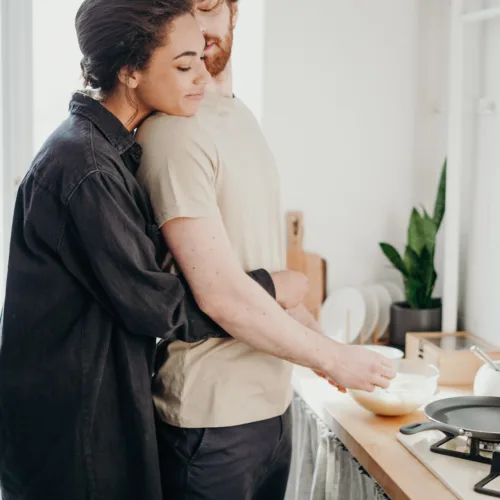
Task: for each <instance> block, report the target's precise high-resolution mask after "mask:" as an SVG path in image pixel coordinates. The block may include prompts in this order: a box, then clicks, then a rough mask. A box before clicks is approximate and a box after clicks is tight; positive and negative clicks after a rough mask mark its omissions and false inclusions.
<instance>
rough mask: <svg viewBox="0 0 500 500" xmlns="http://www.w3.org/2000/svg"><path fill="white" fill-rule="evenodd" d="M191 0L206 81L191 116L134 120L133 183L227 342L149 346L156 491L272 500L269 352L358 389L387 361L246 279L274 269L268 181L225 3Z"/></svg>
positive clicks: (275, 237)
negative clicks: (239, 79)
mask: <svg viewBox="0 0 500 500" xmlns="http://www.w3.org/2000/svg"><path fill="white" fill-rule="evenodd" d="M195 7H196V16H197V18H198V20H199V23H200V25H201V28H202V31H203V33H204V35H205V38H206V49H205V54H204V55H205V63H206V66H207V69H208V70H209V72H210V73H211V75H212V76H213V81H214V82H213V83H214V84H215V86H216V90H211V91H208V92H207V93H206V96H205V100H204V102H203V103H202V106H201V108H200V110H199V112H198V114H197V115H196V116H195V117H192V118H180V117H173V116H168V115H156V116H154V117H152V118H150V119H149V120H148V121H146V122H145V123H144V124H143V126H142V127H141V128H140V130H139V132H138V135H137V139H138V141H139V143H140V144H141V145H142V147H143V151H144V156H143V160H142V162H141V167H140V169H139V171H138V180H139V182H140V183H141V184H143V185H144V186H145V188H146V190H147V192H148V194H149V196H150V198H151V200H152V204H153V208H154V212H155V215H156V220H157V223H158V225H159V226H161V231H162V234H163V236H164V238H165V239H166V241H167V243H168V246H169V248H170V250H171V252H172V257H173V259H174V260H175V268H176V269H177V271H182V272H183V274H184V275H185V277H186V279H187V281H188V283H189V284H190V286H191V288H192V291H193V293H194V296H195V298H196V300H197V301H198V303H199V304H200V306H201V307H202V309H203V310H204V311H205V312H206V313H207V314H208V315H209V316H211V317H212V318H213V319H214V320H216V321H217V322H218V323H219V324H220V325H221V326H223V327H224V328H225V329H226V330H227V331H228V332H229V333H230V334H231V335H232V336H233V337H234V340H221V339H210V340H207V341H205V342H202V343H199V344H194V345H193V344H191V345H188V344H187V343H183V342H172V343H164V344H162V347H163V348H162V349H161V350H160V352H159V356H160V358H159V360H158V361H159V362H160V364H161V363H162V362H163V364H162V366H161V367H160V368H159V370H158V373H157V376H156V378H155V382H154V391H153V392H154V402H155V406H156V411H157V419H158V439H159V452H160V462H161V474H162V482H163V494H164V499H165V500H166V499H172V500H176V499H181V498H182V499H191V498H193V499H194V498H205V499H210V500H211V499H214V500H215V499H221V498H228V499H231V500H240V499H241V500H244V499H249V500H250V499H253V500H266V499H269V500H279V499H280V498H283V496H284V493H285V489H286V484H287V479H288V471H289V464H290V453H291V442H290V425H291V422H290V410H289V406H290V401H291V365H290V364H289V363H287V362H286V361H283V359H286V360H289V361H293V362H296V363H300V364H303V365H306V366H310V367H311V368H316V369H319V370H321V371H325V372H326V373H327V375H328V376H329V377H331V378H333V379H334V380H335V381H336V382H339V383H340V384H342V385H347V386H348V387H362V388H365V389H371V388H373V386H374V385H380V386H383V387H384V386H387V384H388V379H389V378H391V377H392V376H393V370H392V367H391V366H390V363H387V362H386V361H384V360H383V359H382V358H379V357H374V356H372V354H368V355H367V353H366V350H358V349H356V348H355V347H352V346H342V345H339V344H336V343H334V342H333V341H330V340H329V339H327V338H326V337H324V336H323V335H321V334H319V333H317V332H315V331H313V330H318V325H316V324H315V322H314V320H313V319H312V318H311V316H310V315H308V314H307V312H306V311H305V308H304V307H303V306H299V307H298V308H296V309H295V310H294V311H291V313H292V314H293V316H294V317H295V318H296V319H298V320H299V321H300V322H301V323H303V324H304V325H306V326H309V327H311V328H312V329H313V330H311V329H307V328H304V327H303V326H301V325H300V324H299V323H298V322H296V321H294V320H292V319H291V318H290V317H289V316H287V315H286V314H285V313H284V312H283V311H280V310H279V308H278V307H277V306H275V305H274V304H273V303H272V301H270V300H269V299H268V298H267V297H265V296H264V295H263V294H262V293H261V292H260V290H258V289H257V288H256V287H254V286H253V285H252V283H251V282H250V281H249V280H247V279H246V277H245V275H244V273H243V271H242V269H244V270H248V269H253V268H254V266H255V265H256V264H258V267H262V268H265V269H267V270H269V271H279V270H281V269H284V268H285V265H286V264H285V260H284V251H283V248H282V246H281V237H280V235H281V225H280V220H281V216H280V208H279V194H278V193H279V179H278V175H277V169H276V165H275V162H274V159H273V156H272V154H271V152H270V150H269V148H268V146H267V144H266V142H265V140H264V138H263V135H262V132H261V131H260V128H259V126H258V124H257V122H256V120H255V118H254V117H253V116H252V115H251V113H250V111H249V110H248V109H247V108H246V107H245V106H244V105H243V104H242V103H241V102H240V101H239V100H238V99H236V98H234V97H233V93H232V79H231V67H230V64H229V60H230V56H231V49H232V39H233V29H234V26H235V23H236V14H237V1H235V0H199V1H197V2H196V3H195ZM184 69H185V70H186V71H189V68H184ZM269 354H273V355H274V356H276V357H274V356H270V355H269ZM278 357H279V358H282V359H278Z"/></svg>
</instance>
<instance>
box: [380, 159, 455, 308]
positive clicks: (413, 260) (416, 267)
mask: <svg viewBox="0 0 500 500" xmlns="http://www.w3.org/2000/svg"><path fill="white" fill-rule="evenodd" d="M445 205H446V160H445V161H444V165H443V168H442V171H441V178H440V181H439V187H438V192H437V195H436V202H435V205H434V214H433V216H432V217H431V216H430V215H429V214H428V213H427V211H426V210H425V209H423V212H422V213H420V212H419V211H418V210H417V209H416V208H413V210H412V212H411V216H410V224H409V226H408V241H407V244H406V249H405V253H404V257H401V255H400V254H399V252H398V251H397V250H396V249H395V248H394V247H393V246H392V245H389V244H388V243H380V248H381V249H382V252H384V255H385V256H386V257H387V258H388V259H389V261H390V262H391V264H392V265H393V266H394V267H395V268H396V269H397V270H398V271H399V272H400V273H401V274H402V275H403V282H404V286H405V296H406V301H407V302H408V305H409V307H410V308H411V309H429V308H432V307H436V306H438V305H439V303H440V301H439V299H433V298H432V292H433V291H434V285H435V284H436V278H437V274H436V270H435V268H434V252H435V249H436V236H437V233H438V231H439V228H440V226H441V222H442V221H443V217H444V212H445Z"/></svg>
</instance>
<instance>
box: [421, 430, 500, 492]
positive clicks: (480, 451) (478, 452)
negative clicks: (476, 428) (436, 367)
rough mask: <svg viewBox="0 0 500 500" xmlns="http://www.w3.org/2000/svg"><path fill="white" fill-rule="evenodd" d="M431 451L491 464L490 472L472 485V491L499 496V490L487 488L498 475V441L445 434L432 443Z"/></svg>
mask: <svg viewBox="0 0 500 500" xmlns="http://www.w3.org/2000/svg"><path fill="white" fill-rule="evenodd" d="M431 451H432V452H434V453H439V454H440V455H447V456H450V457H455V458H461V459H463V460H470V461H472V462H480V463H483V464H491V472H490V474H489V475H488V476H487V477H485V478H484V479H483V480H482V481H479V483H477V484H476V485H475V486H474V491H475V492H476V493H481V494H482V495H487V496H491V497H495V498H500V491H498V490H492V489H489V488H488V485H489V484H490V483H491V482H492V481H493V480H495V479H496V478H497V477H500V443H497V442H490V441H480V440H479V439H477V438H463V437H458V438H455V437H450V436H447V437H445V438H444V439H442V440H441V441H438V442H437V443H436V444H433V445H432V446H431Z"/></svg>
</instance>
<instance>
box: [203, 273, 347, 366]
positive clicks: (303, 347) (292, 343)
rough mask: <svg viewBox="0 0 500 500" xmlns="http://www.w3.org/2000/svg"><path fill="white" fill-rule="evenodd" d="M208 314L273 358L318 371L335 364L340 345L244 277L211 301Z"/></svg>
mask: <svg viewBox="0 0 500 500" xmlns="http://www.w3.org/2000/svg"><path fill="white" fill-rule="evenodd" d="M207 314H209V315H210V316H211V317H212V318H213V319H214V320H215V321H216V322H217V323H218V324H220V325H221V326H222V327H223V328H224V329H225V330H226V331H228V332H230V333H231V335H232V336H233V337H234V338H236V339H238V340H240V341H242V342H245V343H246V344H248V345H250V346H252V347H254V348H255V349H258V350H261V351H263V352H266V353H268V354H271V355H273V356H276V357H279V358H282V359H286V360H288V361H291V362H293V363H295V364H299V365H303V366H307V367H310V368H313V369H316V370H329V369H330V368H331V366H332V364H334V363H335V358H336V356H337V353H338V347H339V344H337V343H335V342H333V341H332V340H330V339H328V338H327V337H325V336H324V335H322V334H320V333H318V332H316V331H314V330H312V329H310V328H307V327H306V326H303V325H301V324H300V323H299V322H297V321H296V320H294V319H293V318H292V317H291V316H289V315H287V314H286V313H284V311H283V310H282V309H281V307H280V306H279V305H278V304H277V303H276V302H272V301H270V300H269V299H268V297H266V295H265V294H264V293H263V291H262V290H261V289H260V288H259V287H258V286H256V284H255V283H253V282H252V281H251V280H249V279H248V277H246V276H244V275H243V276H242V278H241V279H236V280H235V282H234V283H233V288H232V290H231V291H230V293H227V294H224V297H221V298H220V301H217V300H213V301H211V303H210V305H209V309H208V310H207Z"/></svg>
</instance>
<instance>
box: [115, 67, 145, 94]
mask: <svg viewBox="0 0 500 500" xmlns="http://www.w3.org/2000/svg"><path fill="white" fill-rule="evenodd" d="M118 80H119V81H120V83H121V84H123V85H125V87H128V88H129V89H136V88H137V86H138V85H139V81H140V74H139V72H138V71H131V70H130V68H129V67H128V66H125V67H123V68H122V69H120V71H119V72H118Z"/></svg>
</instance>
